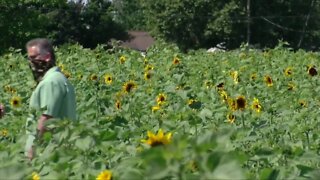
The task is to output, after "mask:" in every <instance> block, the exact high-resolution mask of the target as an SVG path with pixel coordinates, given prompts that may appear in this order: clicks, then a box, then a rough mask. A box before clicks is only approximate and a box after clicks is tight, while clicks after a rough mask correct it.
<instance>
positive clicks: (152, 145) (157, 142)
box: [151, 141, 163, 147]
mask: <svg viewBox="0 0 320 180" xmlns="http://www.w3.org/2000/svg"><path fill="white" fill-rule="evenodd" d="M162 145H163V143H162V142H161V141H154V142H152V144H151V147H156V146H162Z"/></svg>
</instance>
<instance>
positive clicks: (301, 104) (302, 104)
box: [299, 100, 307, 107]
mask: <svg viewBox="0 0 320 180" xmlns="http://www.w3.org/2000/svg"><path fill="white" fill-rule="evenodd" d="M299 104H300V106H301V107H307V102H306V101H305V100H299Z"/></svg>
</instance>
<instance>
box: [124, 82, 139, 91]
mask: <svg viewBox="0 0 320 180" xmlns="http://www.w3.org/2000/svg"><path fill="white" fill-rule="evenodd" d="M122 87H123V91H124V92H126V93H129V92H131V91H132V90H133V89H135V88H137V85H136V83H135V82H133V81H129V82H126V83H125V84H124V85H123V86H122Z"/></svg>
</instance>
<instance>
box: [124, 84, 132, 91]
mask: <svg viewBox="0 0 320 180" xmlns="http://www.w3.org/2000/svg"><path fill="white" fill-rule="evenodd" d="M133 87H134V85H133V84H128V85H127V87H126V91H127V92H130V91H131V90H132V89H133Z"/></svg>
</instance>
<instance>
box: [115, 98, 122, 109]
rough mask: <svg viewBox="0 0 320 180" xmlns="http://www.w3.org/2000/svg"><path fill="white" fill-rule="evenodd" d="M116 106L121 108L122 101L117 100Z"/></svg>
mask: <svg viewBox="0 0 320 180" xmlns="http://www.w3.org/2000/svg"><path fill="white" fill-rule="evenodd" d="M116 108H117V109H121V102H120V101H119V100H117V101H116Z"/></svg>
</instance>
